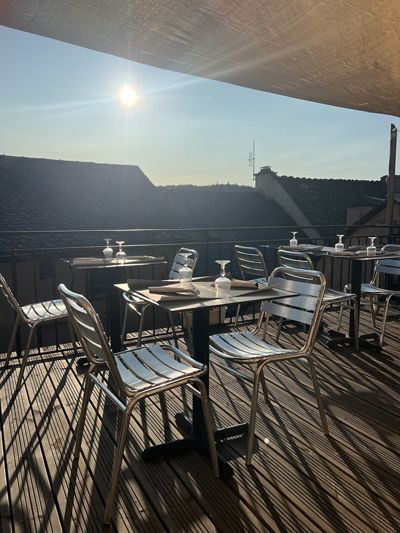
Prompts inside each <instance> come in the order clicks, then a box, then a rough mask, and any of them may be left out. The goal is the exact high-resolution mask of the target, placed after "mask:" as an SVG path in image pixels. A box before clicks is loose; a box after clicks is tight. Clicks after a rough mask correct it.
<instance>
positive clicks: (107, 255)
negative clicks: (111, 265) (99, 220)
mask: <svg viewBox="0 0 400 533" xmlns="http://www.w3.org/2000/svg"><path fill="white" fill-rule="evenodd" d="M104 240H105V241H106V244H107V246H106V247H105V248H104V250H103V256H104V261H111V260H112V258H113V255H114V250H113V249H112V248H111V246H110V242H111V239H104Z"/></svg>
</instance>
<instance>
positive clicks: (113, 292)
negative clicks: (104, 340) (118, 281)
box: [107, 285, 121, 353]
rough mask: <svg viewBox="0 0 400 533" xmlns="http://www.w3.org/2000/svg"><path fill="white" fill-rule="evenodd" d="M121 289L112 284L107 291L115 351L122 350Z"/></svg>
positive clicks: (111, 336) (112, 341)
mask: <svg viewBox="0 0 400 533" xmlns="http://www.w3.org/2000/svg"><path fill="white" fill-rule="evenodd" d="M120 297H121V291H119V290H118V289H116V288H115V287H113V286H112V285H111V287H110V289H109V290H108V292H107V300H108V301H107V307H108V311H109V328H110V329H109V333H110V341H111V348H112V351H113V352H114V353H117V352H120V351H121V302H120Z"/></svg>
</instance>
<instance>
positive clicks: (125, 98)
mask: <svg viewBox="0 0 400 533" xmlns="http://www.w3.org/2000/svg"><path fill="white" fill-rule="evenodd" d="M118 97H119V101H120V102H121V104H123V105H124V106H126V107H131V106H133V105H134V104H135V103H136V102H137V99H138V95H137V92H136V91H135V89H134V88H133V87H131V86H130V85H124V86H123V87H121V89H120V91H119V93H118Z"/></svg>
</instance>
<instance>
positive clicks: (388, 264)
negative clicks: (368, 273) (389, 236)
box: [371, 244, 400, 286]
mask: <svg viewBox="0 0 400 533" xmlns="http://www.w3.org/2000/svg"><path fill="white" fill-rule="evenodd" d="M381 252H393V253H397V252H400V246H399V245H397V244H386V245H385V246H383V247H382V249H381ZM380 274H385V275H386V276H387V275H389V276H400V255H399V258H398V259H396V258H393V259H378V260H377V261H376V262H375V268H374V273H373V276H372V280H371V283H373V284H374V285H377V286H378V285H379V276H380Z"/></svg>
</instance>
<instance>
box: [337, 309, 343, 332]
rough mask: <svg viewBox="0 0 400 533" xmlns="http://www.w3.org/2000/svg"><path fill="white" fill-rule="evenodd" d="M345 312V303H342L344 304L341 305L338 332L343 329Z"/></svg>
mask: <svg viewBox="0 0 400 533" xmlns="http://www.w3.org/2000/svg"><path fill="white" fill-rule="evenodd" d="M343 311H344V302H342V303H341V304H340V311H339V320H338V325H337V330H336V331H340V329H341V327H342V321H343Z"/></svg>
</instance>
